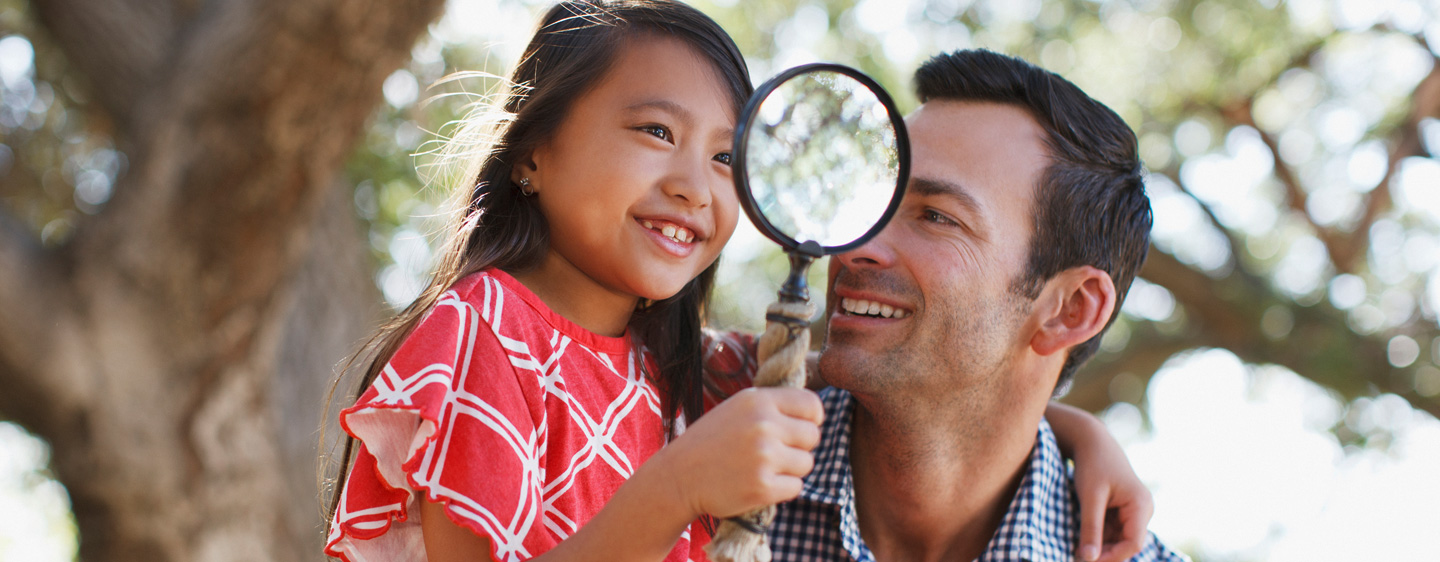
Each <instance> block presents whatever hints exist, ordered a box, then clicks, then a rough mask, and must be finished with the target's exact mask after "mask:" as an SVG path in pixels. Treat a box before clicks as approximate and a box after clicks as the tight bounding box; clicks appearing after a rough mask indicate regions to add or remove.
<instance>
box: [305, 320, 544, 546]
mask: <svg viewBox="0 0 1440 562" xmlns="http://www.w3.org/2000/svg"><path fill="white" fill-rule="evenodd" d="M529 386H534V383H533V381H532V382H531V383H530V384H529V385H527V384H526V382H525V380H522V379H521V378H519V377H518V376H517V375H516V371H515V369H514V368H513V367H511V364H510V359H509V356H508V354H507V352H506V350H505V348H504V346H502V345H501V343H500V341H499V340H498V338H497V337H496V335H495V334H494V332H493V331H492V330H491V329H490V326H489V325H488V324H487V323H485V321H484V320H483V319H481V318H480V315H479V314H478V313H477V312H476V311H475V309H474V308H472V307H470V306H469V305H468V304H466V303H465V301H463V300H461V299H459V298H457V297H455V296H454V295H453V293H452V294H447V296H446V297H445V298H442V299H441V301H440V302H439V303H437V305H436V307H435V309H434V310H433V311H431V312H430V314H429V315H428V316H427V317H426V318H425V319H424V320H423V321H422V322H421V323H420V325H419V326H417V327H416V328H415V330H414V332H412V333H411V334H410V335H409V336H408V337H407V338H406V340H405V342H404V343H403V344H402V345H401V347H400V348H399V349H398V350H397V351H396V353H395V355H394V356H393V357H392V358H391V359H390V361H389V362H388V363H387V364H386V365H385V368H384V369H383V370H382V371H381V372H380V373H379V374H378V375H377V376H376V378H375V381H374V382H373V383H372V384H371V386H370V387H369V388H367V389H366V390H365V392H364V393H363V394H362V395H361V397H360V399H359V400H358V401H357V402H356V404H355V405H354V406H352V407H350V408H347V409H346V410H344V411H342V412H341V414H340V424H341V426H342V427H343V428H344V429H345V431H346V432H348V433H349V434H350V435H351V436H353V437H354V438H355V439H356V440H358V441H359V442H360V443H361V447H360V452H359V455H358V456H357V457H356V460H355V465H354V466H353V467H352V468H351V470H350V473H349V475H348V476H347V479H346V481H345V482H344V483H343V489H342V490H343V492H342V496H341V500H340V505H339V508H338V510H337V513H336V514H335V518H334V521H333V523H332V525H331V533H330V537H329V540H328V541H327V545H326V548H325V550H326V553H327V554H329V555H331V556H338V557H341V558H343V559H345V560H350V561H360V560H387V561H390V560H403V561H422V560H424V559H425V557H424V542H423V537H422V536H421V532H420V524H419V518H418V517H411V515H412V514H416V513H415V512H414V511H413V510H415V509H417V508H418V506H419V502H420V501H424V500H428V501H432V502H441V503H443V504H444V505H445V506H446V514H447V515H449V516H450V518H451V519H452V520H453V521H454V522H455V523H457V524H459V525H461V526H463V527H466V528H469V529H470V530H472V531H474V532H475V533H476V534H479V535H481V536H486V537H490V538H491V543H492V544H493V545H495V547H496V549H497V551H498V550H503V548H502V547H503V545H507V544H518V543H519V542H520V540H521V537H520V536H517V533H516V532H515V531H516V530H517V529H516V525H515V523H516V521H522V522H523V521H527V520H528V521H533V520H534V519H535V518H536V517H537V515H538V514H539V512H540V510H541V509H543V507H542V506H541V505H540V503H541V502H540V497H541V495H540V493H541V490H540V488H541V478H542V476H541V474H539V471H538V470H537V467H538V466H541V462H540V457H541V455H542V454H543V451H542V450H540V447H539V446H538V443H540V442H541V440H540V439H538V438H537V436H538V435H540V433H541V429H540V428H541V427H543V418H544V410H543V406H541V405H540V404H539V401H538V399H536V398H535V397H537V396H538V394H537V389H534V388H529ZM417 515H418V514H417ZM520 534H524V533H520ZM503 554H505V553H501V552H495V553H492V555H497V556H496V559H499V560H504V559H506V558H507V557H506V556H504V555H503ZM509 554H514V553H513V552H511V553H509Z"/></svg>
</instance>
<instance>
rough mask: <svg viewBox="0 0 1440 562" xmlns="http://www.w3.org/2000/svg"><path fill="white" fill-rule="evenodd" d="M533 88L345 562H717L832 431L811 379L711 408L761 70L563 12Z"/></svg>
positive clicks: (440, 281)
mask: <svg viewBox="0 0 1440 562" xmlns="http://www.w3.org/2000/svg"><path fill="white" fill-rule="evenodd" d="M512 83H514V84H515V86H514V88H513V89H512V92H511V95H510V96H509V98H508V99H507V100H506V102H505V105H504V110H505V111H506V112H507V113H508V114H509V115H511V116H512V118H511V119H510V120H509V121H508V123H507V124H505V126H504V127H503V129H502V131H501V132H500V135H499V138H498V142H497V143H496V144H495V146H494V148H493V150H491V151H490V152H489V153H488V155H486V157H485V158H483V160H478V161H477V162H476V167H475V169H474V170H473V173H469V174H467V175H466V176H465V177H468V178H472V179H473V181H469V182H467V184H466V190H467V192H468V208H467V213H466V215H465V220H464V221H463V223H462V224H461V225H460V227H459V228H458V230H457V236H456V239H455V243H454V244H453V247H452V249H451V250H450V251H449V252H448V253H447V254H446V255H445V259H444V261H443V263H442V264H441V267H440V268H439V270H438V272H437V273H436V275H435V277H434V279H433V280H432V281H431V283H430V286H429V288H428V289H427V290H426V291H425V292H424V293H423V294H422V296H421V297H420V298H419V299H417V300H416V302H415V303H414V304H412V305H411V306H410V307H409V308H407V309H406V310H405V311H404V312H403V313H402V314H401V315H400V316H399V317H398V318H396V319H395V320H394V321H392V322H391V324H390V325H389V326H388V327H387V328H386V329H385V330H384V331H382V332H381V334H380V335H379V336H377V339H376V340H375V341H376V342H377V343H376V345H375V354H374V359H373V362H372V363H371V364H370V366H369V368H368V369H367V372H366V376H365V377H364V379H363V380H362V381H361V387H362V388H363V389H364V391H363V394H362V395H361V396H360V397H359V400H358V402H357V403H356V404H355V405H354V406H353V407H351V408H348V409H346V410H345V411H344V412H342V413H341V418H340V421H341V425H342V427H344V429H345V430H346V431H347V432H348V433H349V434H350V436H352V439H351V440H350V441H348V442H347V447H346V454H345V457H346V459H347V462H348V461H349V459H350V458H351V456H352V455H351V454H350V453H351V451H350V447H351V445H353V443H354V440H358V441H360V443H361V446H360V448H359V450H358V452H357V453H356V454H355V455H353V464H351V465H349V469H348V471H345V470H344V469H342V474H341V476H340V481H341V482H342V483H341V486H342V488H341V494H340V496H339V497H338V499H337V500H336V502H335V506H334V507H333V514H334V518H333V521H332V524H331V529H330V536H329V539H328V541H327V544H326V548H325V551H326V553H327V554H329V555H331V556H338V557H341V558H343V559H345V560H348V561H350V562H359V561H362V560H364V561H391V560H430V561H432V562H444V561H448V560H486V559H493V560H506V561H508V560H522V559H529V558H535V557H542V556H543V558H545V559H547V560H550V559H554V560H560V559H565V560H570V559H605V560H661V559H664V560H676V561H681V560H687V559H690V560H702V559H703V558H704V554H703V552H702V551H701V550H700V547H701V546H703V545H704V544H705V543H706V542H707V541H708V540H709V535H708V533H707V530H706V528H705V526H704V525H699V524H695V523H696V522H697V520H698V519H699V518H700V517H702V516H706V515H709V516H715V517H727V516H731V515H737V514H739V513H743V512H745V511H747V510H749V509H752V508H755V507H758V506H761V505H765V504H771V503H777V502H780V501H784V500H787V499H790V498H793V497H794V496H795V495H796V494H798V493H799V491H800V485H801V478H803V477H804V475H805V474H807V473H808V472H809V470H810V468H811V465H812V463H813V460H812V459H811V457H810V455H809V450H810V449H812V448H813V447H814V446H815V445H816V443H817V441H818V439H819V429H818V424H819V422H820V421H821V419H820V418H821V406H820V403H819V400H818V399H817V398H816V397H815V396H814V395H813V394H811V393H810V392H808V391H805V390H799V389H751V390H746V391H742V392H739V393H736V394H735V395H734V396H732V397H730V398H729V399H726V400H724V401H723V402H722V403H720V404H719V405H716V406H714V407H713V408H712V409H710V410H709V411H708V412H706V413H705V415H704V416H703V417H700V414H701V412H702V410H703V409H704V406H705V404H704V401H703V397H704V393H703V390H702V385H701V380H702V376H701V372H702V368H701V363H702V359H703V357H702V346H701V341H702V334H701V326H702V322H701V319H702V317H703V305H704V302H705V299H706V297H707V296H708V295H709V292H710V287H711V284H712V283H713V280H714V273H715V261H716V258H717V257H718V255H719V252H720V248H721V247H722V246H723V245H724V243H725V242H726V241H727V240H728V239H729V236H730V234H731V233H732V232H733V230H734V227H735V223H736V220H737V212H738V211H737V203H736V196H735V192H734V187H733V184H732V183H731V178H730V167H729V158H730V152H729V151H730V142H731V137H732V132H733V129H734V127H735V121H736V116H737V113H738V112H739V108H740V107H741V106H742V105H743V104H744V102H745V100H746V99H747V98H748V97H749V95H750V93H751V86H750V81H749V77H748V75H747V71H746V67H745V63H744V59H743V58H741V56H740V53H739V51H738V49H737V48H736V47H735V45H734V43H733V42H732V41H731V40H730V38H729V37H728V36H727V35H726V34H725V33H724V32H723V31H722V30H721V29H720V28H719V27H718V26H717V25H716V24H715V23H714V22H713V21H711V20H710V19H709V18H708V17H706V16H704V15H703V14H701V13H699V12H698V11H696V10H694V9H692V8H689V7H687V6H684V5H683V4H678V3H675V2H671V1H669V0H639V1H627V2H622V3H614V4H599V3H596V2H593V1H576V2H563V3H561V4H559V5H557V6H555V7H554V8H552V9H551V10H550V11H549V12H548V13H547V14H546V15H545V17H544V19H543V21H542V23H541V25H540V29H539V31H537V33H536V34H535V37H534V38H533V39H532V40H531V42H530V44H529V46H528V47H527V48H526V51H525V54H524V56H523V58H522V59H521V61H520V63H519V65H518V66H517V67H516V69H515V71H514V74H513V78H512ZM642 344H643V345H642ZM687 423H689V424H690V427H688V429H687V428H686V425H687ZM682 431H683V433H682ZM667 442H668V445H666V446H665V447H664V448H663V449H662V448H661V445H662V444H665V443H667ZM1103 456H1104V455H1102V457H1103ZM1109 458H1111V459H1113V458H1114V455H1113V454H1111V455H1110V457H1109ZM1120 458H1121V461H1120V462H1122V463H1123V462H1124V461H1123V456H1121V457H1120ZM1106 472H1112V471H1110V470H1109V469H1106ZM1121 476H1123V477H1129V473H1128V471H1125V472H1123V473H1121ZM1134 490H1135V489H1134V487H1131V488H1130V491H1132V492H1134ZM1140 493H1143V489H1140ZM1102 503H1103V502H1102ZM1087 513H1088V512H1087ZM1142 526H1143V522H1142Z"/></svg>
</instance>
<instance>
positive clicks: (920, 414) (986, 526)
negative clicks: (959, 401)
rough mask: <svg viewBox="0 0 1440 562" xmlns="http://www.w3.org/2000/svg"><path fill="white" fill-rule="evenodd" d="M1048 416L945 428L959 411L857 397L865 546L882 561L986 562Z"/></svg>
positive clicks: (855, 443)
mask: <svg viewBox="0 0 1440 562" xmlns="http://www.w3.org/2000/svg"><path fill="white" fill-rule="evenodd" d="M867 402H868V404H867ZM1041 408H1042V409H1041V410H1037V411H1036V412H1035V413H1034V414H1033V416H1032V415H1029V412H1023V413H1022V412H1007V413H1005V415H1003V416H998V415H982V416H979V418H980V419H979V420H977V419H967V418H973V417H976V416H973V412H972V413H971V414H972V415H963V414H962V415H960V416H957V417H956V418H955V419H951V418H949V417H946V418H943V419H937V418H936V417H934V415H935V413H937V412H942V411H945V410H951V411H954V408H918V407H915V405H913V404H907V405H895V404H886V403H884V402H883V401H875V400H866V399H862V398H859V397H857V400H856V404H855V413H854V418H853V420H854V421H853V422H852V423H853V425H852V432H851V456H850V464H851V469H852V472H853V474H854V479H855V501H856V512H857V516H858V519H859V524H860V531H861V536H862V537H863V538H864V540H865V543H866V545H867V546H869V548H870V550H871V552H873V553H874V554H875V558H876V560H879V561H880V562H890V561H895V560H918V561H926V560H974V559H975V558H977V557H979V556H980V555H981V554H982V553H983V552H984V550H985V546H986V545H987V544H988V543H989V542H990V538H991V536H993V535H994V534H995V531H996V529H998V528H999V526H1000V522H1001V520H1002V519H1003V518H1004V516H1005V512H1006V510H1007V509H1008V508H1009V505H1010V501H1011V499H1012V498H1014V496H1015V490H1016V488H1017V487H1018V486H1019V484H1020V480H1021V478H1022V476H1023V474H1024V467H1025V465H1026V461H1027V459H1028V458H1029V455H1030V451H1031V449H1032V448H1033V447H1034V444H1035V434H1036V431H1037V429H1038V424H1039V420H1040V417H1041V415H1042V413H1043V404H1042V405H1041ZM1001 417H1003V418H1004V419H999V418H1001ZM1022 420H1027V421H1022ZM1028 420H1033V421H1028Z"/></svg>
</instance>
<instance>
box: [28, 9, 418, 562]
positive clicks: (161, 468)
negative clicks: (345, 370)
mask: <svg viewBox="0 0 1440 562" xmlns="http://www.w3.org/2000/svg"><path fill="white" fill-rule="evenodd" d="M442 6H443V3H442V2H441V1H440V0H424V1H416V2H403V3H402V2H387V1H383V0H306V1H295V0H256V1H249V2H241V1H237V2H218V3H205V4H203V5H201V4H192V3H189V2H179V1H176V2H170V3H165V2H158V3H152V2H145V1H139V0H135V1H126V2H111V1H109V0H103V1H102V0H36V2H35V4H34V7H35V11H36V12H37V14H38V15H39V16H40V19H41V21H42V23H43V24H45V25H46V27H47V29H48V30H49V32H50V33H51V34H52V35H53V36H54V38H55V39H56V42H57V43H58V44H59V45H60V46H61V48H62V49H63V50H64V51H65V53H66V55H67V57H68V58H69V59H70V60H71V61H72V62H73V63H74V64H75V65H76V67H77V68H79V69H80V71H81V72H82V73H84V74H85V75H86V76H87V77H88V79H89V83H90V87H91V90H92V91H93V92H95V94H96V95H94V96H93V99H95V100H96V103H97V105H98V106H99V107H100V108H101V109H102V110H103V111H105V112H106V113H107V114H109V115H110V116H111V117H112V119H113V122H114V123H115V124H116V129H115V132H114V134H115V136H116V144H117V145H118V146H119V147H120V148H121V149H122V150H123V151H124V152H125V153H126V154H127V156H128V158H129V162H130V169H129V170H128V172H127V173H126V174H125V175H124V176H123V177H122V178H121V179H120V180H119V181H118V182H117V185H116V187H115V195H114V197H113V198H112V199H111V201H110V202H109V203H108V204H107V206H106V208H105V209H104V210H103V211H102V212H101V213H100V214H98V215H96V216H94V217H92V218H91V219H90V220H88V221H86V222H84V223H82V224H80V225H79V226H78V228H77V231H76V233H75V236H74V237H73V238H72V239H71V241H70V242H69V243H68V244H66V245H65V246H63V247H61V248H60V249H59V250H57V251H53V252H50V251H45V250H44V249H42V247H41V246H40V245H39V244H38V243H37V242H36V241H35V240H34V237H33V235H31V234H30V233H29V232H27V231H26V230H25V229H24V228H22V227H19V226H18V225H16V224H15V221H13V220H11V219H9V218H8V217H5V216H4V215H3V212H0V267H3V269H4V270H5V271H6V275H4V276H0V310H5V311H6V313H5V317H6V321H5V322H0V385H3V386H4V388H6V389H7V392H6V393H4V394H3V396H0V415H3V416H4V417H7V418H10V419H13V420H16V421H18V422H19V423H21V424H22V425H24V426H26V427H28V428H29V429H30V430H31V431H33V432H35V433H36V434H37V435H39V436H41V437H42V438H44V439H46V440H47V441H48V442H49V443H50V444H51V447H52V450H53V454H52V457H53V458H52V465H53V468H54V470H55V472H56V474H57V476H58V477H59V479H60V480H61V482H62V483H64V484H65V485H66V487H67V489H68V490H69V492H70V496H71V501H72V504H73V507H74V511H75V515H76V520H77V523H78V524H79V528H80V541H81V549H80V554H81V558H82V559H83V560H87V561H98V560H106V561H108V560H116V561H121V560H145V561H171V560H174V561H179V560H187V561H188V560H196V561H211V560H301V559H317V558H320V555H319V553H318V546H319V540H320V533H321V532H322V531H321V529H320V528H319V526H318V521H319V517H318V514H319V510H318V508H317V507H316V503H317V502H316V501H315V499H316V497H317V494H316V492H315V488H314V482H315V481H316V480H315V473H314V471H313V470H310V468H309V467H313V466H314V451H315V448H314V443H315V430H316V429H317V427H318V423H319V421H320V420H321V419H322V414H321V412H320V405H321V403H322V402H323V392H324V389H325V388H326V381H327V380H328V379H329V377H330V373H331V369H332V367H333V366H334V365H335V364H336V363H337V362H338V361H340V360H341V359H343V358H344V356H345V354H346V353H347V352H348V351H349V350H350V348H351V346H352V345H353V344H355V343H356V342H357V341H358V340H359V339H360V338H361V337H362V335H363V334H364V332H365V331H366V330H367V329H368V327H369V325H370V323H371V321H372V320H373V319H374V312H375V310H376V305H377V303H378V298H376V294H375V291H374V289H373V284H372V283H371V281H370V275H369V269H370V268H369V266H368V265H367V264H366V263H365V257H364V256H365V255H366V254H365V248H364V246H363V244H362V243H361V242H360V229H359V226H358V225H357V224H356V222H355V219H354V211H353V209H352V205H351V203H350V202H349V197H348V190H346V189H344V188H343V187H336V185H337V184H336V181H337V178H336V170H337V169H338V168H339V167H340V165H341V164H342V163H343V161H344V158H345V157H346V156H347V155H348V153H349V151H350V149H351V147H352V145H353V144H354V142H355V140H356V139H357V138H358V134H359V132H360V131H361V129H362V127H363V125H364V123H365V121H366V118H367V117H368V116H369V115H370V113H371V111H372V109H373V107H374V106H375V105H376V104H377V103H378V102H379V100H380V95H379V93H380V85H381V83H382V82H383V80H384V79H385V77H386V76H388V75H389V74H390V73H391V72H393V71H394V70H395V69H396V68H398V67H399V66H400V65H401V64H402V63H403V62H404V61H405V60H406V59H407V58H408V56H409V52H410V49H411V47H412V46H413V44H414V42H415V40H416V38H417V37H418V36H419V34H420V33H421V32H423V31H424V29H425V27H426V26H427V25H428V24H429V23H430V22H431V21H432V20H434V19H435V18H436V17H437V16H438V15H439V13H440V10H441V8H442ZM137 30H139V31H137ZM141 31H143V33H142V32H141Z"/></svg>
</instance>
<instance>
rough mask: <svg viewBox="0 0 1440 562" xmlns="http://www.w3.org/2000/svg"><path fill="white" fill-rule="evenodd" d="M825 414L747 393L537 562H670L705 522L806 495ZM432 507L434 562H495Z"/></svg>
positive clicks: (801, 398)
mask: <svg viewBox="0 0 1440 562" xmlns="http://www.w3.org/2000/svg"><path fill="white" fill-rule="evenodd" d="M823 415H824V409H823V407H822V406H821V404H820V399H819V398H818V397H816V396H815V394H814V393H812V392H810V391H808V390H802V389H794V388H766V389H747V390H743V391H741V392H738V393H736V394H735V395H734V396H732V397H730V398H729V399H727V400H726V401H725V402H723V403H721V404H720V405H718V406H716V407H715V408H714V409H712V410H711V411H710V412H708V413H706V414H705V415H704V416H703V417H701V418H700V419H699V420H697V421H696V422H695V423H694V425H692V426H691V427H690V428H688V429H686V430H685V433H683V434H681V435H680V437H678V438H676V439H675V441H674V442H672V443H670V444H669V445H666V446H665V447H664V448H662V449H661V450H660V451H659V452H657V453H655V455H654V456H652V457H650V459H649V460H647V461H646V462H645V463H644V464H642V465H640V468H639V469H638V470H636V471H635V474H634V475H632V476H631V477H630V479H629V480H627V481H626V482H625V483H624V484H622V485H621V486H620V488H619V489H618V490H616V492H615V495H614V496H612V497H611V498H610V500H609V501H607V502H606V503H605V507H604V508H602V509H601V510H600V511H599V512H598V513H596V514H595V517H593V518H591V519H590V521H589V522H587V523H585V525H584V526H583V527H581V528H580V531H578V532H576V533H575V534H574V535H572V536H571V537H570V538H567V539H565V540H564V541H561V543H560V544H559V545H558V546H556V547H555V548H554V549H552V550H550V551H549V552H546V553H545V554H543V555H541V556H539V557H538V558H536V559H537V560H542V561H546V562H554V561H561V560H565V561H570V560H662V559H664V558H665V556H666V555H668V554H669V553H670V551H671V549H673V548H674V546H675V541H676V540H677V539H678V538H679V537H680V534H681V533H682V532H684V531H685V528H686V527H687V526H688V525H690V524H691V523H692V522H694V521H695V520H696V519H698V518H699V517H700V516H701V515H706V514H709V515H714V516H716V517H722V518H723V517H729V516H732V515H739V514H741V513H744V512H746V511H749V510H751V509H754V508H757V507H760V506H763V505H768V504H775V503H780V502H783V501H785V500H789V499H791V498H794V497H795V496H797V495H799V494H800V487H801V484H802V479H803V478H804V476H805V475H806V474H809V473H810V469H811V468H812V467H813V466H814V458H813V457H812V456H811V455H810V450H811V449H814V448H815V446H816V445H817V444H819V442H820V422H821V419H822V417H823ZM444 510H445V507H444V506H442V505H440V504H435V503H429V502H426V503H425V505H423V506H422V507H421V520H420V525H421V528H422V530H423V532H424V537H425V552H426V554H427V555H428V557H429V560H430V562H460V561H465V562H474V561H485V560H492V558H491V557H490V552H491V544H490V540H489V539H488V538H485V537H481V536H478V535H476V534H475V533H472V532H471V531H469V530H468V529H466V528H463V527H460V526H459V525H457V524H455V522H453V521H451V520H450V518H449V517H448V516H446V514H445V512H444Z"/></svg>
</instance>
